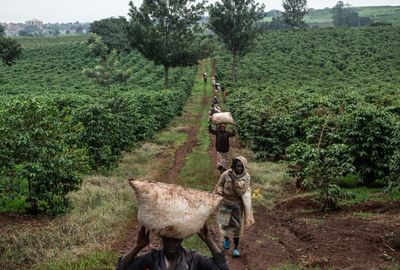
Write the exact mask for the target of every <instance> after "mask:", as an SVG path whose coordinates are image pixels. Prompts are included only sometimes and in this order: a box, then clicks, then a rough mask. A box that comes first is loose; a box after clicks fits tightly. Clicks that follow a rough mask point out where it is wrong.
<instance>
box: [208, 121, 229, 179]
mask: <svg viewBox="0 0 400 270" xmlns="http://www.w3.org/2000/svg"><path fill="white" fill-rule="evenodd" d="M208 131H209V132H210V133H211V134H214V135H215V150H217V168H218V170H219V171H220V172H221V174H222V173H223V172H224V171H226V169H227V163H228V152H229V138H230V137H234V136H235V135H236V131H235V130H233V131H228V130H226V124H224V123H222V124H219V125H218V127H217V128H214V127H212V125H211V124H209V126H208Z"/></svg>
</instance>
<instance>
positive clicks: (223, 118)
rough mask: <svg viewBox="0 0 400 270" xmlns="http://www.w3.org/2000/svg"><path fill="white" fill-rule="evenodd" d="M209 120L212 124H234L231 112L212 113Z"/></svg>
mask: <svg viewBox="0 0 400 270" xmlns="http://www.w3.org/2000/svg"><path fill="white" fill-rule="evenodd" d="M211 121H212V123H213V124H214V125H219V124H222V123H225V124H235V121H234V120H233V117H232V114H231V113H230V112H221V113H214V114H213V115H212V118H211Z"/></svg>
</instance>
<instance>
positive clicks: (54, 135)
mask: <svg viewBox="0 0 400 270" xmlns="http://www.w3.org/2000/svg"><path fill="white" fill-rule="evenodd" d="M6 106H7V107H6V108H5V109H4V110H3V111H2V113H1V114H0V127H1V128H0V133H1V138H2V140H1V142H0V144H1V147H0V149H1V154H0V168H1V171H0V173H1V174H0V177H1V178H4V179H6V181H5V182H6V183H7V184H6V187H7V188H8V189H10V188H11V190H8V191H11V192H12V191H16V192H17V194H15V195H16V196H17V197H18V196H24V197H26V198H27V202H28V203H29V210H30V211H31V212H33V213H37V212H38V211H40V212H45V213H48V214H57V213H61V212H65V211H66V210H67V209H68V207H69V202H68V199H67V198H66V197H65V196H66V195H67V194H68V193H69V192H70V191H73V190H76V189H78V188H79V185H80V183H81V178H80V177H79V172H83V171H84V168H85V166H81V165H82V164H83V165H84V164H85V159H86V155H85V150H84V149H78V148H75V147H74V146H73V145H68V143H67V141H66V139H67V136H66V135H67V134H68V133H69V132H70V129H71V128H72V129H73V128H77V127H72V126H70V125H69V123H68V121H62V120H61V118H60V117H59V115H58V112H57V110H56V108H55V106H54V105H49V104H46V103H44V102H40V101H36V100H28V101H19V100H16V101H12V102H10V103H8V104H6ZM23 181H27V182H28V190H26V191H24V190H18V189H13V188H12V187H13V186H15V187H18V185H19V184H20V183H21V182H23ZM3 188H5V187H3ZM6 191H7V190H6Z"/></svg>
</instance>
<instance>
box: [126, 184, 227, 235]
mask: <svg viewBox="0 0 400 270" xmlns="http://www.w3.org/2000/svg"><path fill="white" fill-rule="evenodd" d="M129 184H130V185H131V187H132V188H133V189H134V190H135V194H136V198H137V202H138V220H139V222H140V223H141V224H142V225H143V226H144V227H146V228H147V229H149V230H150V231H151V232H152V233H154V234H156V235H158V236H166V237H173V238H178V239H183V238H186V237H188V236H191V235H193V234H195V233H198V232H199V231H200V229H201V228H202V227H203V225H204V223H205V222H206V221H207V219H208V218H209V216H210V215H211V214H212V213H213V212H214V211H215V210H216V209H217V207H218V205H219V202H220V201H221V199H222V197H221V196H219V195H217V194H214V193H210V192H206V191H201V190H195V189H189V188H183V187H181V186H178V185H172V184H165V183H161V182H152V181H129Z"/></svg>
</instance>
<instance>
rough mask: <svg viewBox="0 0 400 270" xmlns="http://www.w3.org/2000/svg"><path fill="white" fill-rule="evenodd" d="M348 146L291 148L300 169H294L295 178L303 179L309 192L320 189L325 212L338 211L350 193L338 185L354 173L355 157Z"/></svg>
mask: <svg viewBox="0 0 400 270" xmlns="http://www.w3.org/2000/svg"><path fill="white" fill-rule="evenodd" d="M347 147H348V146H346V145H344V144H332V145H329V146H327V147H326V148H320V147H318V146H315V145H310V144H305V143H297V144H293V145H291V146H290V147H289V149H288V152H289V155H290V158H291V159H292V160H293V161H294V162H295V164H296V165H297V166H295V167H296V168H300V169H298V170H290V174H291V176H294V177H300V178H302V179H303V182H302V185H303V186H304V187H306V188H307V189H309V190H313V189H317V190H318V192H319V195H318V197H319V199H320V200H321V201H322V202H323V207H322V211H324V210H325V209H331V210H334V209H336V208H337V203H338V201H339V199H342V198H348V197H349V196H350V194H348V193H347V192H344V191H342V190H341V189H340V187H339V186H338V184H339V180H340V178H341V177H342V176H344V175H346V174H349V173H351V172H353V170H354V167H353V165H352V162H351V161H352V160H351V159H352V158H351V156H350V155H349V154H348V150H347Z"/></svg>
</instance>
